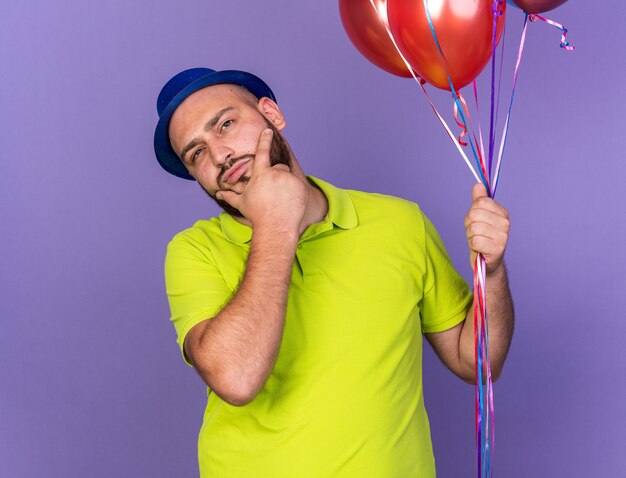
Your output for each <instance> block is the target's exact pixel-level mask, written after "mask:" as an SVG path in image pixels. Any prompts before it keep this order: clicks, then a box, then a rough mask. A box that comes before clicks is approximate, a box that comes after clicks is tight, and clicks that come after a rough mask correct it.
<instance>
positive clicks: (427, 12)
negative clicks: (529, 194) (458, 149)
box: [423, 0, 491, 195]
mask: <svg viewBox="0 0 626 478" xmlns="http://www.w3.org/2000/svg"><path fill="white" fill-rule="evenodd" d="M423 2H424V10H425V11H426V18H427V20H428V26H429V28H430V33H431V34H432V36H433V39H434V40H435V45H436V47H437V51H438V52H439V56H440V57H441V60H442V62H443V65H444V68H445V71H446V77H447V79H448V84H449V85H450V91H451V92H452V97H453V98H454V102H455V103H456V105H457V109H458V111H459V114H460V116H461V120H462V121H463V123H464V124H469V122H468V121H466V119H465V117H464V115H463V111H462V109H461V107H460V104H459V103H460V101H459V97H458V95H457V91H456V89H455V88H454V84H453V83H452V78H450V73H449V72H448V69H447V68H446V65H447V61H446V57H445V55H444V54H443V50H442V49H441V45H440V43H439V39H438V38H437V34H436V33H435V26H434V25H433V22H432V19H431V18H430V11H429V10H428V0H423ZM469 144H470V147H471V148H472V154H473V156H474V160H475V162H476V165H477V166H478V172H479V173H480V176H481V182H482V183H483V185H484V186H485V188H486V189H487V192H488V194H489V195H491V190H490V189H489V182H488V181H487V178H486V176H485V175H484V174H483V171H482V168H481V164H480V163H481V158H480V157H479V155H478V153H477V151H476V150H477V147H478V146H477V145H476V147H475V146H474V143H473V142H472V138H471V137H470V138H469Z"/></svg>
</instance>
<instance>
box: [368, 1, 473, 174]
mask: <svg viewBox="0 0 626 478" xmlns="http://www.w3.org/2000/svg"><path fill="white" fill-rule="evenodd" d="M370 4H371V5H372V8H374V10H375V11H376V14H378V9H377V8H376V5H375V4H374V0H370ZM381 22H382V23H383V25H384V27H385V30H387V35H389V38H390V39H391V42H392V43H393V46H394V47H395V49H396V51H397V52H398V55H400V58H402V61H403V62H404V64H405V66H406V68H407V69H408V70H409V73H411V76H412V77H413V79H414V80H415V82H416V83H417V84H418V85H419V86H420V88H421V89H422V91H423V92H424V96H426V99H427V100H428V103H429V104H430V107H431V109H432V110H433V113H434V114H435V116H436V117H437V119H438V120H439V122H440V123H441V125H442V126H443V128H444V129H445V130H446V133H447V134H448V137H449V138H450V139H451V140H452V142H453V143H454V145H455V146H456V149H457V150H458V151H459V153H460V154H461V157H462V158H463V160H464V161H465V164H466V165H467V167H468V168H469V170H470V172H471V173H472V175H473V176H474V179H476V182H477V183H480V182H482V181H481V179H480V178H479V177H478V174H477V173H476V170H475V169H474V167H473V166H472V163H471V161H470V160H469V159H468V157H467V155H466V154H465V151H463V148H462V147H461V145H460V144H459V142H458V141H457V139H456V137H455V136H454V135H453V134H452V131H451V130H450V127H449V126H448V124H447V123H446V121H445V120H444V119H443V117H442V116H441V115H440V114H439V111H437V108H436V107H435V104H434V103H433V102H432V100H431V99H430V96H429V95H428V92H427V91H426V88H424V83H425V81H424V80H423V79H421V78H420V77H418V76H417V75H416V74H415V71H414V70H413V67H411V65H410V64H409V62H408V61H407V59H406V58H405V57H404V55H403V54H402V52H401V51H400V49H399V48H398V45H397V43H396V40H395V38H394V37H393V34H392V33H391V30H390V29H389V27H388V26H387V24H386V23H385V22H383V21H382V20H381Z"/></svg>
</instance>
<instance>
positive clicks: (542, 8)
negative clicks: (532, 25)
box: [513, 0, 567, 13]
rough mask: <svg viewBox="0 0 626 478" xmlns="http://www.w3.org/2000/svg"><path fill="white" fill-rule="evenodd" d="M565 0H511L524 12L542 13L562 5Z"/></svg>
mask: <svg viewBox="0 0 626 478" xmlns="http://www.w3.org/2000/svg"><path fill="white" fill-rule="evenodd" d="M565 2H567V0H513V3H515V5H517V6H518V7H520V8H521V9H522V10H524V11H525V12H526V13H543V12H547V11H549V10H553V9H555V8H556V7H559V6H561V5H563V4H564V3H565Z"/></svg>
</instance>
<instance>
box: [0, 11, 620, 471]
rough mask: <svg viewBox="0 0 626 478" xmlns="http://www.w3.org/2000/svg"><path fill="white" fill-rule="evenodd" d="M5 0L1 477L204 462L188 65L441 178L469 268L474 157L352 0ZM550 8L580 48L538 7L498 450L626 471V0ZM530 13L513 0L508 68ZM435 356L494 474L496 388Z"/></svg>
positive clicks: (399, 190)
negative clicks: (476, 406) (190, 342)
mask: <svg viewBox="0 0 626 478" xmlns="http://www.w3.org/2000/svg"><path fill="white" fill-rule="evenodd" d="M2 10H3V11H2V13H1V14H0V58H1V61H2V67H1V69H0V86H1V88H0V122H1V123H0V126H1V127H0V144H1V145H2V148H1V150H0V151H1V152H0V154H1V162H0V165H1V174H0V217H1V224H2V234H1V238H0V247H1V250H2V268H1V270H2V276H1V282H0V286H1V288H0V317H1V319H2V324H3V331H2V334H1V335H0V387H1V388H0V390H1V392H0V476H2V477H23V478H27V477H40V476H47V477H68V476H86V477H112V476H150V477H171V476H196V475H197V462H196V437H197V433H198V431H199V427H200V424H201V419H202V412H203V407H204V401H205V397H204V387H203V385H202V383H201V381H200V379H199V378H198V377H197V376H196V374H195V373H194V372H193V370H192V369H190V368H188V367H187V366H186V365H184V363H183V362H182V360H181V358H180V356H179V352H178V349H177V346H176V343H175V334H174V329H173V327H172V326H171V325H170V323H169V321H168V318H169V310H168V306H167V301H166V297H165V293H164V284H163V273H162V267H163V258H164V253H165V246H166V243H167V241H168V240H169V239H170V238H171V237H172V236H173V235H174V234H175V233H176V232H178V231H180V230H182V229H183V228H186V227H188V226H190V225H191V224H192V223H193V222H194V221H195V220H196V219H198V218H203V217H209V216H211V215H213V214H215V213H216V209H215V207H214V206H213V205H212V204H211V203H209V202H208V201H207V199H206V198H205V196H204V193H202V192H201V191H200V189H199V188H198V187H197V186H196V185H194V184H193V183H191V182H187V181H184V180H179V179H176V178H174V177H173V176H169V175H168V174H166V173H165V172H164V171H162V170H161V169H160V168H159V166H158V165H157V163H156V160H155V158H154V155H153V151H152V134H153V128H154V125H155V122H156V110H155V100H156V95H157V94H158V91H159V89H160V87H161V85H162V84H163V83H164V82H165V81H166V80H167V79H168V78H169V77H170V76H171V75H172V74H173V73H175V72H177V71H179V70H181V69H184V68H188V67H194V66H211V67H213V68H239V69H247V70H250V71H253V72H256V73H257V74H259V75H260V76H261V77H263V78H264V79H265V80H266V81H267V82H268V83H269V84H270V85H272V87H273V89H274V91H275V92H276V94H277V96H278V100H279V104H280V105H281V106H282V108H283V109H284V112H285V114H286V116H287V119H288V123H289V125H288V128H287V130H286V135H287V137H288V139H289V141H290V143H291V144H292V146H293V148H294V150H295V152H296V155H297V156H298V157H299V159H300V162H301V164H302V165H303V167H304V169H305V171H306V172H308V173H309V174H314V175H318V176H320V177H322V178H324V179H326V180H329V181H331V182H333V183H335V184H337V185H338V186H341V187H346V188H356V189H363V190H369V191H378V192H384V193H389V194H393V195H397V196H402V197H405V198H408V199H410V200H414V201H417V202H419V203H420V204H421V205H422V207H423V209H424V210H425V211H426V212H427V213H428V214H429V215H430V217H431V218H432V220H433V221H434V222H435V224H436V225H437V227H438V228H439V230H440V232H441V235H442V236H443V238H444V240H445V242H446V244H447V246H448V249H449V252H450V254H451V256H452V258H453V260H454V262H455V264H456V265H457V266H458V267H459V269H460V270H461V271H463V274H464V275H465V277H467V278H469V277H470V275H471V272H470V269H469V263H468V259H467V250H466V243H465V236H464V230H463V217H464V215H465V213H466V210H467V208H468V206H469V192H470V188H471V184H472V178H471V176H470V175H469V173H468V171H467V170H466V167H465V165H464V164H463V162H462V161H461V159H460V158H459V156H458V154H457V153H456V150H455V149H454V148H453V146H452V144H451V143H450V141H449V140H448V139H447V137H446V136H445V134H444V132H443V130H442V128H441V126H440V125H439V124H438V122H437V121H436V120H435V118H434V116H433V115H432V113H431V111H430V110H429V108H428V106H427V104H426V102H425V100H424V98H423V97H422V96H421V93H420V92H419V90H418V89H417V87H416V85H415V84H414V83H413V82H412V81H409V80H403V79H400V78H396V77H393V76H391V75H388V74H386V73H384V72H383V71H381V70H378V69H377V68H375V67H374V66H372V65H371V64H370V63H368V62H367V61H366V60H364V59H363V58H362V57H361V56H360V55H359V54H358V53H357V51H356V50H355V49H354V48H353V47H352V45H351V44H350V43H349V41H348V39H347V37H346V36H345V34H344V31H343V29H342V26H341V23H340V20H339V15H338V8H337V2H335V1H309V2H294V1H293V0H277V1H273V2H258V1H253V0H246V1H236V2H216V1H197V0H196V1H193V0H179V1H176V2H174V1H161V2H153V1H148V0H141V1H133V2H129V1H127V0H108V1H101V2H85V1H82V0H64V1H56V2H47V1H43V0H32V1H28V2H25V1H21V2H4V4H3V7H2ZM548 16H549V17H550V18H554V19H555V20H558V21H561V22H562V23H564V24H565V25H567V26H568V27H569V29H570V36H569V39H570V40H571V42H572V43H573V44H574V45H576V47H577V50H576V51H575V52H574V53H568V52H565V51H562V50H560V49H559V48H558V39H559V33H558V31H557V30H555V29H553V28H552V27H549V26H547V25H545V24H533V25H531V27H530V32H529V38H528V43H527V50H526V55H525V57H524V61H523V64H522V70H521V78H520V84H519V88H518V94H517V103H516V105H515V108H514V116H513V122H512V130H511V135H510V140H509V143H508V149H507V156H506V158H505V166H504V170H503V176H502V181H501V186H500V189H499V201H500V202H501V203H502V204H504V205H505V206H506V207H507V208H508V209H509V210H510V212H511V217H512V224H513V226H512V232H511V239H510V244H509V248H508V252H507V261H508V265H509V270H510V278H511V286H512V289H513V293H514V299H515V304H516V310H517V327H516V333H515V338H514V343H513V347H512V350H511V353H510V356H509V359H508V362H507V366H506V367H505V371H504V375H503V377H502V379H501V380H500V382H498V383H497V384H496V387H495V404H496V452H495V453H496V458H495V460H496V461H495V475H496V476H500V477H507V478H518V477H520V478H521V477H529V476H540V477H560V476H568V477H587V476H602V477H617V476H624V473H625V472H624V469H626V454H625V453H624V450H625V443H626V436H625V435H626V433H625V432H624V430H625V428H626V426H625V425H626V407H625V406H624V403H625V399H626V384H625V383H624V377H625V376H626V374H625V372H626V358H625V357H626V354H625V353H624V347H623V343H624V336H625V333H626V321H625V320H624V318H625V316H624V310H625V309H626V301H625V299H624V297H625V294H624V291H625V290H626V279H625V278H624V277H625V276H624V266H626V255H625V252H624V248H623V246H624V245H625V242H626V241H625V239H626V226H625V221H624V205H625V204H626V193H625V192H624V189H625V188H624V184H625V183H624V176H625V174H626V166H625V164H624V148H625V146H626V144H625V139H624V137H625V135H624V127H625V126H626V125H625V123H624V119H623V113H624V106H626V101H625V99H624V88H623V85H624V80H625V79H626V78H625V74H626V62H625V61H624V58H625V56H624V47H623V38H621V36H620V32H622V31H623V19H624V17H625V16H626V5H625V4H624V2H619V1H618V0H612V1H606V2H592V1H577V0H572V1H571V2H569V3H567V4H565V5H564V6H563V7H561V8H559V9H558V10H557V11H554V12H551V14H549V15H548ZM521 24H522V14H521V12H520V11H519V10H513V9H510V11H509V15H508V28H509V29H508V35H507V38H506V42H507V45H508V49H507V51H506V54H507V58H508V61H507V68H508V69H506V70H505V71H506V75H505V80H504V83H503V86H504V91H507V90H508V88H509V85H510V72H511V70H510V63H511V61H512V59H513V56H514V53H515V52H514V49H515V48H516V46H515V43H516V41H517V39H518V38H519V31H520V29H521ZM483 80H484V77H483ZM482 91H483V94H484V93H486V90H485V89H484V88H483V90H482ZM434 96H435V98H436V99H437V101H438V104H439V105H440V107H441V111H442V113H445V114H446V116H447V117H449V116H450V115H449V112H450V110H451V106H450V102H449V100H448V97H447V96H446V95H444V94H442V93H438V92H437V93H435V94H434ZM486 99H487V98H486V97H485V98H484V100H486ZM483 104H484V105H486V104H487V102H486V101H484V102H483ZM483 108H485V107H483ZM484 111H486V108H485V109H484ZM484 124H486V122H485V123H484ZM424 362H425V364H424V367H425V372H424V380H425V394H426V402H427V406H428V409H429V412H430V417H431V424H432V429H433V432H432V433H433V440H434V446H435V454H436V458H437V465H438V471H439V476H441V477H460V476H472V475H473V473H474V471H473V470H474V454H475V448H474V436H473V388H472V387H470V386H468V385H466V384H464V383H462V382H461V381H459V380H458V379H456V378H455V377H453V376H452V375H451V374H449V373H448V372H447V371H445V369H444V368H443V366H442V365H441V364H440V363H439V362H438V360H437V358H436V357H435V356H434V354H433V353H432V352H431V351H430V349H428V350H427V351H426V353H425V360H424Z"/></svg>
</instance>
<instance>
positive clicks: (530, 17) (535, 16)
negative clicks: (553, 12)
mask: <svg viewBox="0 0 626 478" xmlns="http://www.w3.org/2000/svg"><path fill="white" fill-rule="evenodd" d="M528 19H529V20H530V21H531V22H536V21H537V20H538V18H537V15H536V14H534V13H531V14H530V15H528Z"/></svg>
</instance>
